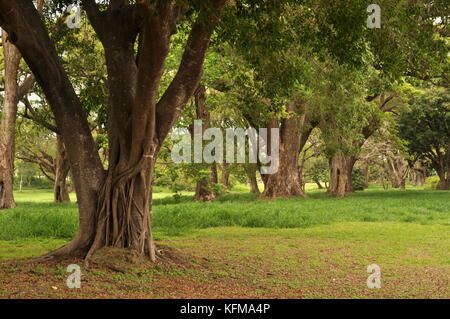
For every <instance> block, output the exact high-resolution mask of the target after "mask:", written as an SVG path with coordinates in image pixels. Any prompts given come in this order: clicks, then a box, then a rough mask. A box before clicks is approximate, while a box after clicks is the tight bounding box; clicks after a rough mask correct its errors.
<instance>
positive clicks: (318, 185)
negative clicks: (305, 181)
mask: <svg viewBox="0 0 450 319" xmlns="http://www.w3.org/2000/svg"><path fill="white" fill-rule="evenodd" d="M314 183H316V185H317V187H318V188H319V189H323V186H322V184H321V183H320V181H319V180H315V181H314Z"/></svg>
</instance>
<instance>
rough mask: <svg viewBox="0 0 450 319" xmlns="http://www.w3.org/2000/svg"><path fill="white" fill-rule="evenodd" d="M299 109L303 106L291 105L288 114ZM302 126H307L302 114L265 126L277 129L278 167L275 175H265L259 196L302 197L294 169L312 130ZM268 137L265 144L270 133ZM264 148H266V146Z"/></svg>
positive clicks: (300, 182)
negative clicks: (278, 132)
mask: <svg viewBox="0 0 450 319" xmlns="http://www.w3.org/2000/svg"><path fill="white" fill-rule="evenodd" d="M302 106H304V105H300V104H297V103H291V104H289V109H288V111H291V112H296V111H298V110H299V108H300V107H302ZM306 125H309V123H308V122H307V116H306V115H305V114H303V115H301V116H299V115H291V116H290V117H289V118H284V119H282V121H281V124H279V123H278V120H275V119H273V120H272V121H271V122H270V123H269V125H268V129H269V131H270V129H271V128H279V129H280V149H279V167H278V171H277V172H276V173H274V174H271V175H266V178H267V180H266V181H265V183H264V184H265V189H264V193H263V197H265V198H275V197H295V196H300V197H306V194H305V192H304V191H303V187H302V181H301V177H300V174H299V167H298V165H299V163H298V159H299V155H300V152H301V151H302V149H303V147H304V146H305V144H306V142H307V140H308V138H309V136H310V135H311V132H312V129H313V128H312V127H310V126H308V127H306ZM268 135H269V136H268V141H267V144H269V143H270V134H268ZM268 149H270V145H269V147H268ZM263 180H264V177H263Z"/></svg>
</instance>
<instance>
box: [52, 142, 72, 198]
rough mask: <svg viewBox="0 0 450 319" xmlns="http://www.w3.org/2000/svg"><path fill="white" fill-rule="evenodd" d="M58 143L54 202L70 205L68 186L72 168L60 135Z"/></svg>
mask: <svg viewBox="0 0 450 319" xmlns="http://www.w3.org/2000/svg"><path fill="white" fill-rule="evenodd" d="M56 143H57V145H56V158H55V165H54V166H55V184H54V201H55V203H70V196H69V191H68V189H67V184H66V180H67V176H68V175H69V170H70V166H69V161H68V159H67V153H66V150H65V147H64V143H63V141H62V138H61V136H60V135H57V138H56Z"/></svg>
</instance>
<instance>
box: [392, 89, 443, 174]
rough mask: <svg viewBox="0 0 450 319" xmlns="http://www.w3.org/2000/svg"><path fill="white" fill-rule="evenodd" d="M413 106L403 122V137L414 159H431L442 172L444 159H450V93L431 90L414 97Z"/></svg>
mask: <svg viewBox="0 0 450 319" xmlns="http://www.w3.org/2000/svg"><path fill="white" fill-rule="evenodd" d="M409 104H410V110H408V111H405V112H403V113H402V114H401V116H400V119H399V123H398V127H397V129H398V132H399V135H400V137H401V138H402V139H404V140H405V141H406V143H407V147H408V149H409V153H410V154H411V155H412V156H413V157H414V158H416V159H422V160H429V161H430V162H431V163H432V165H433V167H434V168H435V169H439V161H440V160H441V158H442V159H443V160H445V158H448V156H450V154H448V153H449V152H450V150H449V149H448V145H449V144H450V93H449V91H448V90H446V89H444V88H441V89H439V88H435V89H429V90H426V91H424V92H423V93H422V94H416V95H414V96H412V97H411V98H410V100H409ZM445 154H447V155H445ZM446 156H447V157H446ZM447 160H448V159H447Z"/></svg>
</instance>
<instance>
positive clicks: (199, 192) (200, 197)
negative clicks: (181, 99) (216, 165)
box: [194, 84, 223, 202]
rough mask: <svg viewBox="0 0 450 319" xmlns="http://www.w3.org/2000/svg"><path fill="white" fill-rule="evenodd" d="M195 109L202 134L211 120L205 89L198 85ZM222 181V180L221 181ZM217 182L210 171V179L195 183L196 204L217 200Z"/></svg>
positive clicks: (214, 174)
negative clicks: (200, 122)
mask: <svg viewBox="0 0 450 319" xmlns="http://www.w3.org/2000/svg"><path fill="white" fill-rule="evenodd" d="M194 99H195V108H196V113H197V119H201V120H203V126H202V129H203V132H202V133H204V132H205V131H206V130H207V129H208V128H209V127H210V126H211V119H210V114H209V111H208V109H207V108H206V104H205V103H206V87H205V86H204V85H202V84H200V85H199V86H198V88H197V90H196V91H195V93H194ZM222 180H223V179H222ZM215 181H217V169H216V170H214V169H212V170H211V175H210V177H207V178H202V179H200V180H199V181H197V186H196V187H195V195H194V199H195V200H196V201H198V202H210V201H214V200H215V199H216V198H217V194H216V191H215V190H214V189H213V186H214V185H215V184H216V183H215Z"/></svg>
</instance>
